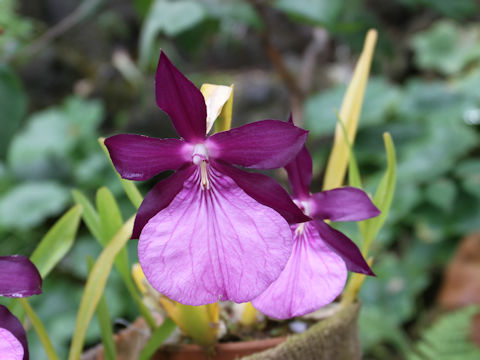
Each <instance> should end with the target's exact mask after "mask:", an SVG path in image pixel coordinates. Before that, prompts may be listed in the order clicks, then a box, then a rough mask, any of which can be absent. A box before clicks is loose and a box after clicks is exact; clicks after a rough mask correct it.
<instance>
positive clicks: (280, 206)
mask: <svg viewBox="0 0 480 360" xmlns="http://www.w3.org/2000/svg"><path fill="white" fill-rule="evenodd" d="M213 166H214V167H215V168H217V169H218V170H219V171H220V172H222V173H223V174H225V175H227V176H229V177H231V178H232V179H233V180H234V181H235V182H236V183H237V185H238V186H240V187H241V188H242V190H243V191H245V192H246V193H247V194H248V195H250V196H251V197H252V198H254V199H255V200H257V201H258V202H259V203H260V204H263V205H265V206H268V207H270V208H272V209H273V210H275V211H277V212H278V213H280V215H282V216H283V217H284V218H285V220H287V221H288V222H289V223H290V224H298V223H302V222H305V221H309V220H311V219H310V218H309V217H308V216H306V215H305V214H304V213H303V212H302V211H301V210H300V209H299V208H298V207H297V205H295V203H294V202H293V201H292V199H291V198H290V196H289V195H288V193H287V192H286V191H285V190H284V189H283V188H282V187H281V186H280V185H279V184H278V183H277V182H276V181H275V180H273V179H272V178H270V177H268V176H266V175H263V174H258V173H249V172H246V171H243V170H240V169H237V168H236V167H234V166H232V165H229V164H226V163H224V162H220V161H216V162H215V163H214V164H213Z"/></svg>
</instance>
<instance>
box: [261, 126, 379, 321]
mask: <svg viewBox="0 0 480 360" xmlns="http://www.w3.org/2000/svg"><path fill="white" fill-rule="evenodd" d="M289 122H292V119H291V117H290V120H289ZM285 169H286V170H287V173H288V178H289V180H290V184H291V187H292V190H293V199H294V202H295V203H296V204H297V205H298V207H299V208H300V209H301V210H302V211H303V212H304V213H305V215H307V216H310V217H311V218H312V219H313V220H312V221H309V222H304V223H302V224H294V225H292V226H291V231H292V233H293V239H294V244H293V251H292V254H291V255H290V259H289V260H288V262H287V265H286V266H285V269H284V270H283V272H282V273H281V274H280V276H279V277H278V279H277V280H276V281H275V282H273V283H272V284H271V285H270V286H269V287H268V289H267V290H266V291H265V292H263V293H262V294H261V295H260V296H258V297H257V298H256V299H254V300H253V301H252V304H253V306H254V307H255V308H257V309H258V310H259V311H261V312H262V313H264V314H265V315H268V316H270V317H272V318H276V319H288V318H292V317H295V316H301V315H304V314H308V313H310V312H313V311H315V310H318V309H319V308H321V307H322V306H325V305H327V304H329V303H330V302H332V301H333V300H335V298H337V296H338V295H339V294H340V293H341V292H342V290H343V287H344V286H345V282H346V280H347V270H350V271H353V272H358V273H362V274H367V275H374V274H373V272H372V270H371V269H370V267H369V266H368V264H367V263H366V262H365V259H364V258H363V256H362V254H361V252H360V250H359V249H358V247H357V246H356V245H355V243H354V242H353V241H352V240H350V239H349V238H348V237H346V236H345V235H344V234H342V233H341V232H340V231H338V230H335V229H333V228H332V227H330V226H329V225H328V224H327V223H325V221H324V220H331V221H360V220H365V219H369V218H371V217H375V216H377V215H379V214H380V211H379V210H378V209H377V208H376V207H375V205H374V204H373V203H372V201H371V200H370V198H369V197H368V195H367V194H366V193H365V192H364V191H362V190H360V189H357V188H354V187H342V188H337V189H333V190H328V191H322V192H320V193H315V194H311V193H310V190H309V188H310V182H311V180H312V158H311V156H310V154H309V152H308V150H307V148H306V147H305V146H303V148H302V150H301V151H300V152H299V154H298V155H297V157H296V158H295V160H293V161H292V162H291V163H289V164H288V165H287V166H286V167H285Z"/></svg>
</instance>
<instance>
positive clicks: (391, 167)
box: [359, 133, 397, 256]
mask: <svg viewBox="0 0 480 360" xmlns="http://www.w3.org/2000/svg"><path fill="white" fill-rule="evenodd" d="M383 141H384V143H385V150H386V152H387V170H386V171H385V174H384V175H383V177H382V180H381V181H380V185H378V188H377V192H376V193H375V196H374V197H373V203H374V204H375V205H376V206H377V207H378V209H379V210H380V211H381V214H380V215H379V216H377V217H375V218H372V219H368V220H365V221H363V222H360V223H359V226H360V231H361V232H362V235H363V246H362V254H363V255H364V256H367V255H368V251H369V249H370V246H371V244H372V242H373V240H374V239H375V237H376V236H377V234H378V232H379V231H380V229H381V228H382V226H383V224H384V223H385V220H386V219H387V216H388V213H389V211H390V206H391V204H392V200H393V195H394V193H395V182H396V172H397V159H396V155H395V146H394V144H393V140H392V137H391V136H390V134H389V133H384V134H383Z"/></svg>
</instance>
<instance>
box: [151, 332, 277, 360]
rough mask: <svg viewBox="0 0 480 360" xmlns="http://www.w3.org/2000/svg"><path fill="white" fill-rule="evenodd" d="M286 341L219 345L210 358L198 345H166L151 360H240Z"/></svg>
mask: <svg viewBox="0 0 480 360" xmlns="http://www.w3.org/2000/svg"><path fill="white" fill-rule="evenodd" d="M285 340H286V338H285V337H278V338H270V339H264V340H253V341H239V342H228V343H219V344H217V345H215V353H214V355H211V356H208V355H207V354H206V353H205V350H204V349H203V348H202V347H200V346H198V345H183V346H182V345H165V346H163V347H162V348H161V349H160V350H159V351H157V353H156V354H155V356H154V357H152V359H151V360H238V359H239V358H241V357H244V356H247V355H251V354H254V353H258V352H260V351H264V350H266V349H270V348H272V347H274V346H276V345H278V344H280V343H282V342H284V341H285Z"/></svg>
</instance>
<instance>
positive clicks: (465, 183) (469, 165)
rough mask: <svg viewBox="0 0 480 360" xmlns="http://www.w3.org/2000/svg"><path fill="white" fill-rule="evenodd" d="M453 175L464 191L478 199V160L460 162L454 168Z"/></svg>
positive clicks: (479, 197)
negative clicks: (456, 177)
mask: <svg viewBox="0 0 480 360" xmlns="http://www.w3.org/2000/svg"><path fill="white" fill-rule="evenodd" d="M455 175H457V176H458V177H459V178H460V179H461V181H462V187H463V189H464V190H465V191H467V192H468V193H469V194H472V195H474V196H476V197H477V198H478V199H480V160H474V159H469V160H465V161H463V162H461V163H460V164H458V166H457V167H456V168H455Z"/></svg>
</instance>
